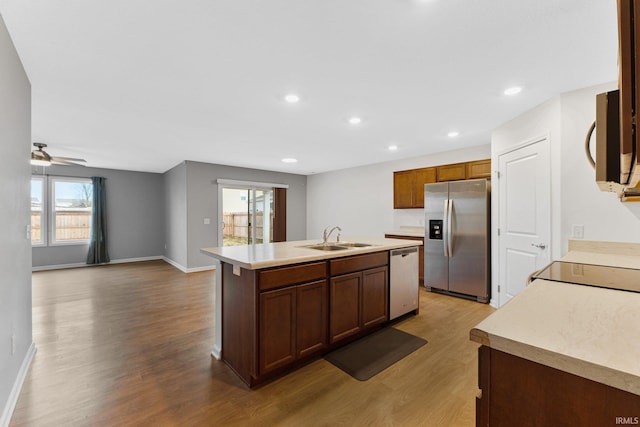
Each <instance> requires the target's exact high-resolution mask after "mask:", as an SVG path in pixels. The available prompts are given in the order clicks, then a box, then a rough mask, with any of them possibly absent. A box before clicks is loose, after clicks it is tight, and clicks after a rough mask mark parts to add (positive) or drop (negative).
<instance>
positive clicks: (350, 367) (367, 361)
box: [324, 327, 427, 381]
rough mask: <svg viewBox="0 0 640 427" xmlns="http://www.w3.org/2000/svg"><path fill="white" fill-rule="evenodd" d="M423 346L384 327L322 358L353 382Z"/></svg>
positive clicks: (392, 329) (379, 370) (422, 343)
mask: <svg viewBox="0 0 640 427" xmlns="http://www.w3.org/2000/svg"><path fill="white" fill-rule="evenodd" d="M426 343H427V340H425V339H422V338H420V337H416V336H415V335H411V334H408V333H406V332H403V331H400V330H398V329H394V328H391V327H386V328H383V329H381V330H379V331H378V332H374V333H373V334H371V335H367V336H366V337H363V338H360V339H359V340H357V341H354V342H352V343H350V344H347V345H346V346H344V347H341V348H339V349H337V350H335V351H332V352H331V353H328V354H326V355H325V356H324V358H325V359H326V360H327V361H329V362H331V363H332V364H333V365H335V366H337V367H338V368H340V369H342V370H343V371H345V372H346V373H347V374H349V375H351V376H352V377H354V378H355V379H358V380H360V381H366V380H368V379H369V378H371V377H373V376H374V375H376V374H378V373H380V372H382V371H383V370H385V369H386V368H388V367H389V366H391V365H393V364H394V363H396V362H397V361H398V360H400V359H402V358H404V357H405V356H407V355H409V354H411V353H413V352H414V351H415V350H417V349H419V348H420V347H422V346H423V345H425V344H426Z"/></svg>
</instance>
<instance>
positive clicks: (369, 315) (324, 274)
mask: <svg viewBox="0 0 640 427" xmlns="http://www.w3.org/2000/svg"><path fill="white" fill-rule="evenodd" d="M419 245H420V242H416V241H410V240H400V239H384V238H352V239H349V241H342V242H332V243H331V244H329V245H323V244H322V242H318V241H317V240H306V241H293V242H280V243H268V244H261V245H244V246H226V247H216V248H204V249H202V252H203V253H205V254H207V255H210V256H212V257H214V258H215V259H217V260H219V261H220V263H221V268H220V274H218V277H219V278H220V279H219V280H220V282H221V283H219V284H218V285H219V286H217V291H216V298H217V299H218V301H220V302H221V304H220V308H221V317H217V321H221V323H222V324H221V328H218V330H219V331H221V335H222V336H221V350H222V351H221V358H222V359H223V360H224V361H225V363H226V364H227V365H228V366H230V367H231V369H233V370H234V372H235V373H236V374H237V375H238V376H239V377H240V378H241V379H242V380H243V381H244V382H245V383H246V384H247V385H248V386H249V387H253V386H255V385H257V384H260V383H262V382H264V381H266V380H268V379H270V378H273V377H275V376H278V375H281V374H283V373H285V372H287V371H289V370H292V369H294V368H296V367H297V366H300V365H302V364H304V363H306V362H308V361H309V360H312V359H313V358H316V357H319V356H320V355H322V354H324V353H326V352H327V351H330V350H332V349H334V348H336V347H339V346H341V345H344V344H345V343H347V342H350V341H352V340H354V339H356V338H358V337H361V336H363V335H366V334H368V333H370V332H372V331H374V330H376V329H377V328H379V327H380V326H381V325H382V324H384V323H385V322H386V321H387V320H388V319H389V251H390V250H393V249H399V248H409V247H413V246H419ZM217 340H218V339H217Z"/></svg>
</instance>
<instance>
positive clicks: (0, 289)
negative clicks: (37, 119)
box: [0, 16, 32, 425]
mask: <svg viewBox="0 0 640 427" xmlns="http://www.w3.org/2000/svg"><path fill="white" fill-rule="evenodd" d="M30 146H31V84H30V83H29V80H28V78H27V75H26V73H25V72H24V69H23V68H22V64H21V62H20V58H19V57H18V54H17V53H16V51H15V48H14V46H13V43H12V42H11V38H10V37H9V34H8V33H7V29H6V27H5V25H4V21H3V20H2V17H1V16H0V201H2V208H0V425H6V424H8V422H9V418H10V417H11V413H10V410H11V409H12V404H15V399H16V398H17V395H15V394H13V395H12V391H13V392H14V393H17V392H19V391H20V390H19V389H18V388H17V387H16V386H17V385H19V384H18V383H17V381H16V380H17V379H18V374H19V372H20V367H21V366H22V364H23V362H25V361H26V360H28V356H29V354H32V353H30V352H29V348H30V346H31V344H32V335H31V242H30V239H29V237H28V236H27V233H26V227H27V225H28V224H29V221H30V220H29V209H30V198H29V191H30V190H29V188H30V183H29V180H30V175H31V174H30V170H29V153H30V151H31V147H30ZM12 336H13V337H14V339H15V351H14V352H13V354H12V351H11V337H12ZM14 387H15V389H14Z"/></svg>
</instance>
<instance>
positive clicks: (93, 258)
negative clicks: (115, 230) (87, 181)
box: [87, 176, 109, 264]
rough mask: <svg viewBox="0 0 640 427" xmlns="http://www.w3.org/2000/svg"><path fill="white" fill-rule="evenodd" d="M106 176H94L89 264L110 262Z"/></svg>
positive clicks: (92, 178) (92, 179)
mask: <svg viewBox="0 0 640 427" xmlns="http://www.w3.org/2000/svg"><path fill="white" fill-rule="evenodd" d="M105 181H106V178H103V177H101V176H92V177H91V182H92V183H93V214H92V215H91V242H90V244H89V253H88V254H87V264H104V263H107V262H109V253H108V252H107V196H106V192H105V185H104V184H105Z"/></svg>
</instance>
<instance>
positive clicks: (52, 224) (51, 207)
mask: <svg viewBox="0 0 640 427" xmlns="http://www.w3.org/2000/svg"><path fill="white" fill-rule="evenodd" d="M48 178H49V182H48V187H49V188H48V192H49V197H48V201H49V203H48V206H47V208H48V213H49V215H48V216H49V224H48V225H49V235H48V238H49V240H48V242H47V243H48V244H47V246H78V245H86V246H88V245H89V243H90V242H91V236H89V238H88V239H86V240H57V239H56V194H55V188H56V187H55V185H56V182H77V183H82V184H91V185H92V182H91V178H83V177H71V176H49V177H48ZM91 215H93V206H92V207H91ZM89 227H91V223H89ZM89 234H91V231H89Z"/></svg>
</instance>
